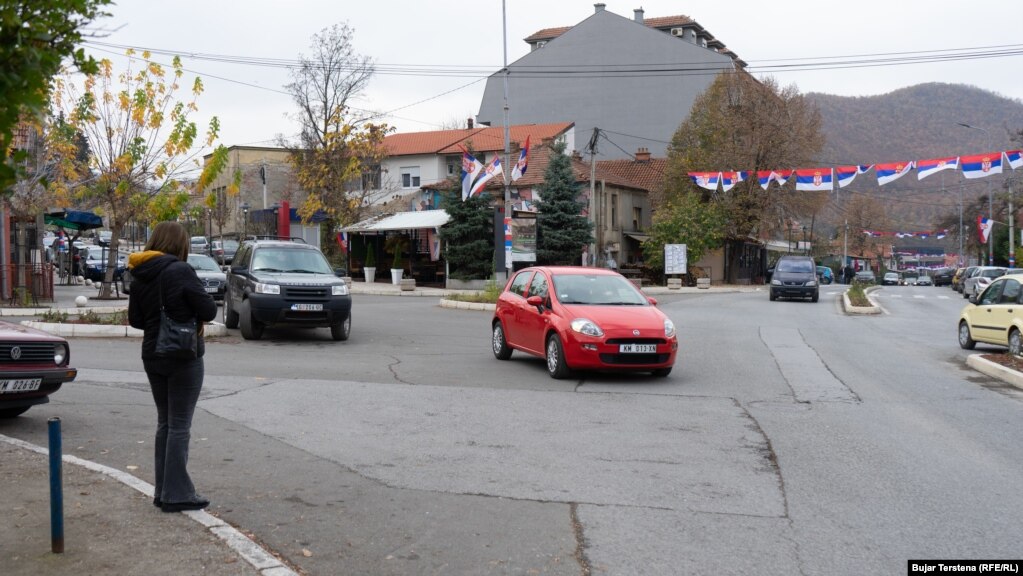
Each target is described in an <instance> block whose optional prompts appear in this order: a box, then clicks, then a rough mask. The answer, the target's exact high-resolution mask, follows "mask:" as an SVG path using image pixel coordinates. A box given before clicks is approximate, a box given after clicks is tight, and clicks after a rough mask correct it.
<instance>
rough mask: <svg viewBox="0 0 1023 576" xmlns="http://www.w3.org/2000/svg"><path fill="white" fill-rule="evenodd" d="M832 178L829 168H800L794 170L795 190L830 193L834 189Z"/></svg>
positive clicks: (831, 171)
mask: <svg viewBox="0 0 1023 576" xmlns="http://www.w3.org/2000/svg"><path fill="white" fill-rule="evenodd" d="M833 178H834V170H832V169H831V168H801V169H798V170H796V190H808V191H810V192H817V191H824V190H826V191H831V190H834V189H835V187H834V185H833V183H832V181H833Z"/></svg>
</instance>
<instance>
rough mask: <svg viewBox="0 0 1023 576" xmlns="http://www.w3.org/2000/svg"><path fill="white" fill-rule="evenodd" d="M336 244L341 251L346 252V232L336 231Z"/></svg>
mask: <svg viewBox="0 0 1023 576" xmlns="http://www.w3.org/2000/svg"><path fill="white" fill-rule="evenodd" d="M337 245H338V246H340V247H341V251H342V252H348V232H338V233H337Z"/></svg>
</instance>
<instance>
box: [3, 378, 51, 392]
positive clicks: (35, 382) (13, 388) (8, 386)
mask: <svg viewBox="0 0 1023 576" xmlns="http://www.w3.org/2000/svg"><path fill="white" fill-rule="evenodd" d="M42 383H43V379H42V378H23V379H21V380H0V394H3V393H4V392H31V391H33V390H38V389H39V385H40V384H42Z"/></svg>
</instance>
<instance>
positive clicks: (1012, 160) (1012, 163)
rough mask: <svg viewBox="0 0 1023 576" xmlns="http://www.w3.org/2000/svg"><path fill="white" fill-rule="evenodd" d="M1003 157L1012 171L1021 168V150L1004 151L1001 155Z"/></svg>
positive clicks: (1022, 153)
mask: <svg viewBox="0 0 1023 576" xmlns="http://www.w3.org/2000/svg"><path fill="white" fill-rule="evenodd" d="M1002 154H1003V155H1004V156H1005V163H1006V164H1008V165H1009V168H1012V169H1013V170H1015V169H1017V168H1020V167H1023V150H1006V151H1005V152H1003V153H1002Z"/></svg>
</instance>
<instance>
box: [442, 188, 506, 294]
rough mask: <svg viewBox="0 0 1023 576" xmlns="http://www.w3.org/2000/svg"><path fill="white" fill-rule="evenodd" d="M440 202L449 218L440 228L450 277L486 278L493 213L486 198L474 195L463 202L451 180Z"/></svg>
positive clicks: (490, 265) (490, 264)
mask: <svg viewBox="0 0 1023 576" xmlns="http://www.w3.org/2000/svg"><path fill="white" fill-rule="evenodd" d="M484 194H485V193H484ZM441 201H442V207H443V208H444V210H446V211H447V213H448V216H450V217H451V219H450V220H449V221H448V223H447V224H445V225H444V227H443V228H441V229H440V238H441V241H442V242H443V244H442V246H443V249H442V253H443V255H444V259H445V260H447V262H448V266H449V271H450V273H451V277H452V278H455V279H458V280H478V279H486V278H489V277H490V275H491V274H492V273H493V271H494V210H493V208H491V205H490V198H489V197H488V196H486V195H477V196H473V197H471V198H468V199H466V200H465V201H464V202H463V201H462V188H461V184H460V183H459V182H458V181H456V180H452V181H451V185H450V186H449V189H448V190H447V191H445V192H444V196H443V198H442V200H441Z"/></svg>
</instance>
